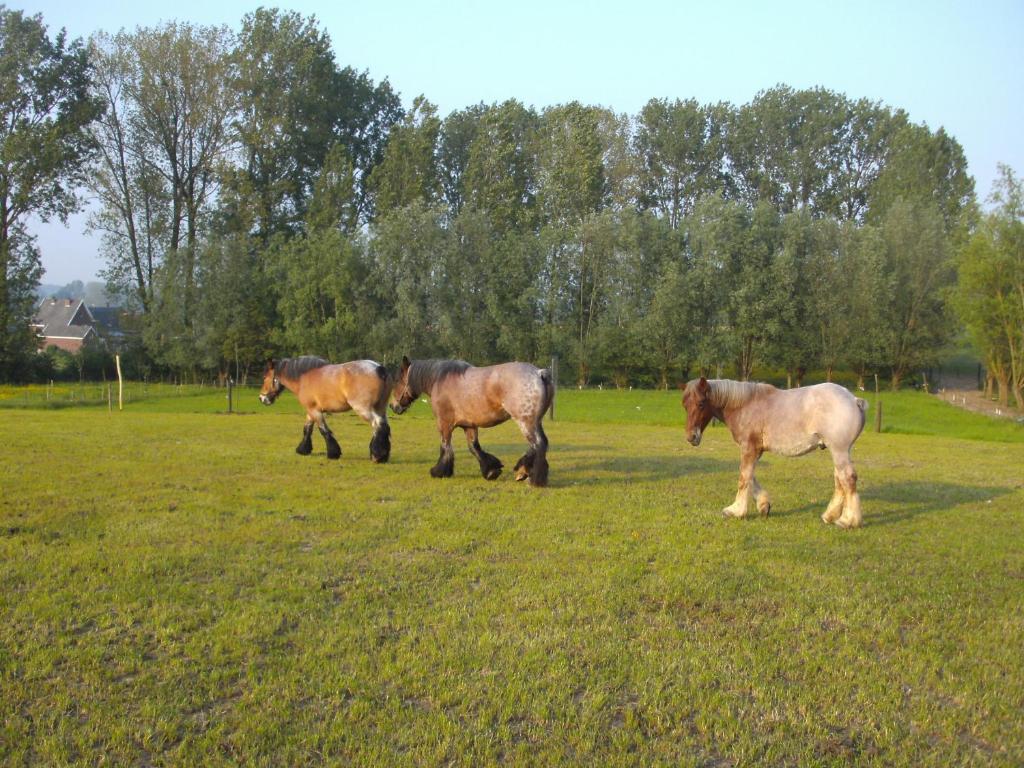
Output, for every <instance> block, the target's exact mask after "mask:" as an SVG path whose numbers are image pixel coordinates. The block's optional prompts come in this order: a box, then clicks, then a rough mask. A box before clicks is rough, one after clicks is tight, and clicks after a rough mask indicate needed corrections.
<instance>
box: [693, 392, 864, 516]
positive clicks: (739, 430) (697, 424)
mask: <svg viewBox="0 0 1024 768" xmlns="http://www.w3.org/2000/svg"><path fill="white" fill-rule="evenodd" d="M683 407H684V408H685V409H686V439H687V440H688V441H689V442H690V444H691V445H695V446H696V445H700V439H701V435H702V434H703V432H704V429H705V428H706V427H707V425H708V422H710V421H711V419H712V417H713V418H716V419H718V420H719V421H722V422H724V423H725V425H726V426H727V427H728V428H729V431H730V432H732V438H733V440H735V441H736V444H737V445H739V447H740V481H739V490H738V491H737V493H736V501H734V502H733V503H732V505H731V506H728V507H726V508H725V509H723V510H722V513H723V514H724V515H731V516H733V517H745V516H746V514H747V508H748V506H749V504H750V496H751V493H753V495H754V497H755V498H756V500H757V509H758V511H759V512H760V513H761V514H762V515H765V516H767V515H768V513H769V511H771V507H772V505H771V501H770V500H769V498H768V494H767V493H766V492H765V490H764V489H763V488H762V487H761V486H760V485H759V484H758V482H757V479H756V478H755V477H754V465H756V464H757V460H758V459H760V458H761V454H763V453H764V452H765V451H771V452H772V453H778V454H781V455H782V456H802V455H803V454H805V453H809V452H811V451H813V450H814V449H815V448H821V449H825V448H828V449H829V450H830V451H831V452H832V463H833V465H834V472H833V474H834V475H835V492H834V493H833V495H832V500H831V501H830V502H829V504H828V508H827V509H826V510H825V513H824V514H823V515H822V516H821V519H822V520H824V521H825V522H826V523H835V524H836V525H838V526H839V527H840V528H856V527H857V526H859V525H860V523H861V512H860V496H859V495H858V493H857V472H856V471H855V470H854V468H853V462H852V461H851V460H850V450H851V449H852V448H853V443H854V441H855V440H856V439H857V438H858V437H859V436H860V433H861V430H863V429H864V412H865V411H866V410H867V407H868V404H867V402H866V401H865V400H861V399H860V398H859V397H854V396H853V395H851V394H850V393H849V391H847V390H846V389H844V388H843V387H840V386H839V385H838V384H815V385H814V386H810V387H797V388H796V389H789V390H781V389H776V388H775V387H773V386H771V385H770V384H751V383H748V382H741V381H728V380H724V379H716V380H712V381H708V380H707V379H704V378H702V379H699V380H696V379H695V380H694V381H691V382H689V383H688V384H686V386H685V388H684V389H683Z"/></svg>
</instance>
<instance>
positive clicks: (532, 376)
mask: <svg viewBox="0 0 1024 768" xmlns="http://www.w3.org/2000/svg"><path fill="white" fill-rule="evenodd" d="M421 394H426V395H429V396H430V406H431V408H433V410H434V416H435V418H436V419H437V429H438V431H439V432H440V433H441V455H440V457H439V458H438V460H437V464H436V465H434V466H433V467H432V468H431V470H430V474H431V475H432V476H433V477H451V476H452V474H453V473H454V472H455V451H454V450H453V449H452V431H453V430H454V429H455V428H456V427H462V429H463V431H464V432H465V433H466V442H467V443H468V444H469V450H470V451H471V452H472V454H473V455H474V456H475V457H476V460H477V461H478V462H479V463H480V473H481V474H482V475H483V476H484V477H485V478H487V479H488V480H494V479H496V478H497V477H498V475H500V474H501V470H502V467H503V466H504V465H503V464H502V463H501V461H500V460H499V459H498V458H497V457H496V456H492V455H491V454H489V453H487V452H486V451H484V449H483V448H481V447H480V441H479V440H478V439H477V430H479V429H480V428H482V427H493V426H496V425H498V424H501V423H503V422H505V421H508V420H509V419H514V420H515V422H516V424H518V425H519V429H520V430H521V431H522V433H523V437H525V438H526V441H527V443H529V446H530V447H529V449H528V450H527V451H526V453H525V454H524V455H523V456H522V457H521V458H520V459H519V461H517V462H516V466H515V473H516V480H526V479H529V481H530V485H536V486H543V485H547V483H548V460H547V451H548V438H547V435H545V434H544V427H543V426H542V425H541V419H543V418H544V414H545V413H546V412H547V410H548V408H549V407H551V403H552V401H553V400H554V397H555V385H554V382H553V381H552V380H551V371H549V370H547V369H544V370H540V369H538V368H536V367H535V366H532V365H530V364H529V363H502V364H501V365H490V366H487V367H485V368H475V367H473V366H472V365H470V364H469V363H466V362H463V361H462V360H413V361H411V362H410V361H409V358H408V357H403V358H402V370H401V373H400V374H399V377H398V381H397V382H396V383H395V388H394V390H393V391H392V393H391V410H393V411H394V412H395V413H397V414H401V413H404V412H405V410H406V409H407V408H408V407H409V405H410V404H411V403H412V402H413V401H414V400H415V399H416V398H417V397H419V396H420V395H421Z"/></svg>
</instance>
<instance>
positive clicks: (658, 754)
mask: <svg viewBox="0 0 1024 768" xmlns="http://www.w3.org/2000/svg"><path fill="white" fill-rule="evenodd" d="M224 394H225V393H224V391H223V390H211V389H210V388H206V389H205V391H201V392H193V391H191V390H190V389H183V390H181V391H180V392H178V391H174V392H170V391H167V392H150V393H148V394H147V395H145V396H142V395H140V396H139V397H138V398H136V399H133V401H132V402H131V403H129V404H128V406H127V408H126V410H125V412H124V413H120V414H119V413H116V412H115V413H108V412H107V407H106V403H105V401H104V402H103V404H102V405H94V406H90V407H77V406H76V407H63V408H53V407H52V406H50V407H47V405H46V402H45V401H44V402H43V403H42V404H41V405H40V406H37V407H27V406H25V405H17V406H15V407H2V406H3V397H4V392H3V391H2V390H0V434H2V435H3V440H2V441H0V488H2V491H3V498H4V502H5V503H4V505H3V506H2V507H0V707H2V710H0V711H2V716H0V764H4V765H8V764H10V765H47V766H48V765H66V764H73V765H94V764H97V763H100V762H103V763H106V764H111V765H237V764H239V763H245V764H258V765H308V764H325V765H333V764H339V763H340V764H352V765H382V766H384V765H428V766H433V765H439V764H453V765H473V766H476V765H501V764H533V765H545V766H546V765H557V764H566V765H570V764H573V765H650V764H663V765H694V766H697V765H702V766H708V765H714V766H731V765H736V766H739V765H749V764H754V763H767V764H789V765H835V766H845V765H851V764H858V765H868V764H878V765H898V766H929V765H932V766H945V765H951V764H954V765H963V764H971V765H1007V766H1010V765H1020V764H1022V763H1024V716H1022V714H1021V712H1022V711H1024V654H1022V653H1021V644H1020V642H1019V638H1021V637H1022V636H1024V428H1022V427H1021V426H1019V425H1016V424H1013V423H1012V422H1005V421H994V420H991V419H986V418H984V417H980V416H976V415H974V414H969V413H966V412H962V411H959V410H956V409H954V408H953V407H952V406H949V405H948V404H945V403H942V402H941V401H939V400H938V399H935V398H930V397H928V396H926V395H921V394H919V393H913V392H901V393H898V394H890V393H883V401H884V414H885V424H886V431H885V432H884V433H883V434H881V435H877V434H875V433H873V432H872V431H870V428H869V430H868V431H867V432H866V433H865V434H864V436H863V437H862V438H861V440H860V441H859V442H858V444H857V446H856V449H855V452H854V458H855V461H856V463H857V468H858V471H859V473H860V477H861V489H862V495H863V504H864V515H865V526H864V528H863V529H861V530H858V531H853V532H843V531H839V530H837V529H835V528H832V527H827V526H825V525H823V524H822V523H821V522H820V520H818V515H819V514H820V513H821V511H822V510H823V508H824V505H825V503H826V502H827V500H828V497H829V495H830V492H831V485H832V480H831V465H830V463H829V461H828V458H827V455H825V454H822V453H815V454H812V455H810V456H807V457H804V458H802V459H779V458H771V457H766V459H765V461H763V462H762V465H763V466H762V468H761V470H760V472H759V477H760V479H761V481H762V483H763V484H764V485H765V487H766V488H767V489H768V490H769V492H771V493H772V494H773V496H774V498H773V502H774V507H773V514H772V517H771V518H769V519H768V520H761V519H756V518H755V519H750V520H745V521H735V520H729V521H726V520H723V519H722V518H721V517H720V514H719V510H720V508H721V507H722V506H724V505H725V504H728V503H729V502H730V501H731V500H732V497H733V495H734V491H735V482H736V469H737V461H738V456H737V452H736V448H735V446H733V445H732V442H731V440H730V439H729V436H728V434H727V432H726V431H725V430H724V429H722V428H720V427H718V428H715V429H712V430H710V431H709V433H708V435H707V437H706V439H705V443H704V444H703V445H702V446H701V448H699V449H694V448H691V447H690V446H688V445H686V444H685V442H684V440H683V434H682V413H681V410H680V408H679V398H678V394H677V393H659V392H641V391H633V392H612V391H604V392H597V391H586V392H578V391H573V390H568V389H567V390H562V391H560V392H559V394H558V400H557V404H556V416H557V418H556V420H555V421H554V422H550V421H549V422H548V424H547V431H548V434H549V437H550V439H551V443H552V450H551V453H550V461H551V481H552V485H551V487H550V488H548V489H543V490H537V489H531V488H528V487H526V486H525V485H523V484H519V483H515V482H514V481H513V480H512V479H511V477H510V474H511V473H510V472H506V474H504V475H502V477H501V478H500V479H499V480H497V481H496V482H493V483H488V482H486V481H484V480H483V479H482V478H480V476H479V474H478V472H477V469H476V464H475V462H474V461H473V460H472V459H471V457H470V456H469V454H468V452H467V451H466V450H465V448H464V443H463V441H462V440H461V436H458V439H459V442H458V444H457V461H456V476H455V478H453V479H451V480H433V479H431V478H429V477H428V476H427V469H428V468H429V466H430V465H431V464H432V463H433V462H434V461H435V459H436V457H437V438H436V432H435V431H434V428H433V424H432V421H431V418H430V414H429V408H428V407H427V406H426V405H423V404H418V405H416V406H415V407H414V408H413V409H412V410H411V411H410V413H408V414H406V415H404V416H402V417H395V418H393V419H392V425H393V431H394V449H393V461H392V463H390V464H388V465H385V466H374V465H372V464H371V463H370V462H369V461H368V459H367V455H368V449H367V443H368V441H369V429H368V428H367V427H366V426H365V425H363V424H362V423H360V422H359V421H358V420H357V419H355V418H354V417H352V416H339V417H335V419H334V420H333V425H334V428H335V431H336V433H337V435H338V438H339V441H340V442H341V445H342V448H343V450H344V455H343V457H342V459H341V460H340V462H328V461H327V460H326V459H325V457H324V455H323V443H322V441H320V439H319V436H315V442H314V446H315V453H314V455H313V456H311V457H301V456H297V455H296V454H295V453H294V450H293V449H294V446H295V445H296V444H297V443H298V441H299V438H300V431H301V423H302V417H301V414H300V412H299V409H298V407H297V405H296V404H295V401H294V398H292V397H291V396H290V395H284V396H282V398H281V400H280V401H279V403H278V404H277V405H275V406H274V407H272V408H265V407H263V406H260V405H259V404H258V402H257V401H256V398H255V391H254V390H248V391H236V410H240V411H243V413H241V414H236V415H230V416H229V415H226V414H222V413H218V412H219V411H223V410H225V408H226V401H225V399H224ZM9 399H10V398H9ZM868 399H869V400H871V401H872V402H873V396H872V397H869V398H868ZM115 408H116V406H115ZM871 413H872V412H871V411H869V416H870V415H871ZM481 438H482V442H483V444H484V447H485V448H486V449H488V450H489V451H491V452H492V453H495V454H497V455H498V456H499V457H500V458H502V460H504V461H505V463H506V467H507V468H509V469H510V468H511V465H512V464H513V462H514V461H515V459H516V458H517V457H518V456H519V455H520V454H521V453H522V451H523V445H522V442H521V439H520V437H519V435H518V430H516V428H515V427H513V426H510V425H504V426H502V427H499V428H497V429H494V430H487V431H485V432H483V433H482V435H481Z"/></svg>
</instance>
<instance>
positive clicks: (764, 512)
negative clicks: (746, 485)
mask: <svg viewBox="0 0 1024 768" xmlns="http://www.w3.org/2000/svg"><path fill="white" fill-rule="evenodd" d="M750 487H751V489H752V490H753V492H754V502H755V503H756V504H757V511H758V513H759V514H760V515H761V516H762V517H768V515H770V514H771V511H772V501H771V499H770V498H769V497H768V491H766V490H765V489H764V488H762V487H761V484H760V483H759V482H757V477H756V476H755V475H753V474H751V476H750Z"/></svg>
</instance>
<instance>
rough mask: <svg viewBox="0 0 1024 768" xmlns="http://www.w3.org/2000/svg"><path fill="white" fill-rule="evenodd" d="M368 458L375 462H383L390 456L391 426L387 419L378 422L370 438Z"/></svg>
mask: <svg viewBox="0 0 1024 768" xmlns="http://www.w3.org/2000/svg"><path fill="white" fill-rule="evenodd" d="M370 458H371V459H373V461H374V462H376V463H377V464H385V463H387V460H388V459H389V458H391V426H390V425H389V424H388V422H387V419H385V420H384V421H382V422H381V423H380V425H379V426H378V427H377V429H376V431H375V432H374V433H373V437H372V438H371V439H370Z"/></svg>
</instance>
